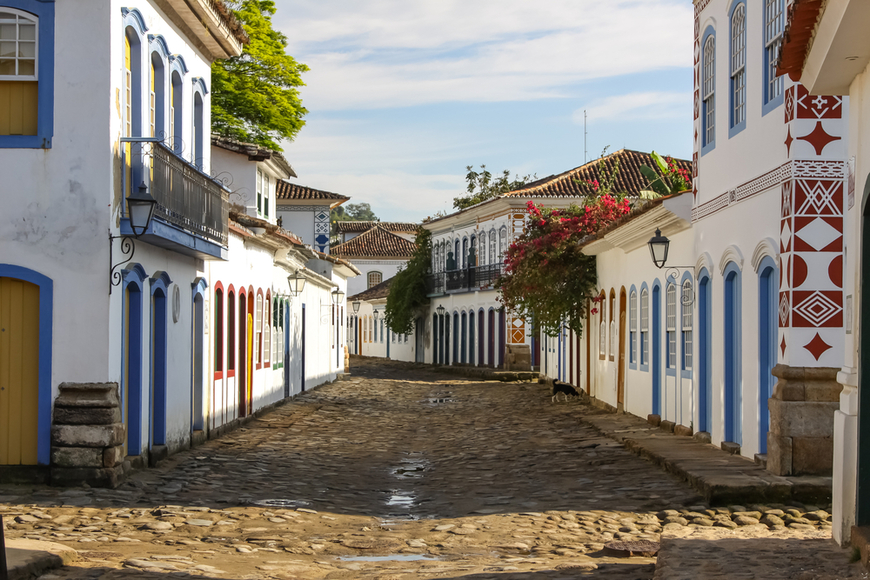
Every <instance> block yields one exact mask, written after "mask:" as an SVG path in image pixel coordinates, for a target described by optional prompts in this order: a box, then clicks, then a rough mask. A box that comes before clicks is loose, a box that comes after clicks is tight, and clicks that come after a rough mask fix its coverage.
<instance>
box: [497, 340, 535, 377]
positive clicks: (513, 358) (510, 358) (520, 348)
mask: <svg viewBox="0 0 870 580" xmlns="http://www.w3.org/2000/svg"><path fill="white" fill-rule="evenodd" d="M504 368H505V370H506V371H531V370H532V350H531V346H530V345H528V344H508V345H505V367H504Z"/></svg>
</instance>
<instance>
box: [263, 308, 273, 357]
mask: <svg viewBox="0 0 870 580" xmlns="http://www.w3.org/2000/svg"><path fill="white" fill-rule="evenodd" d="M271 308H272V301H271V300H270V299H269V294H268V293H266V301H265V303H264V304H263V356H264V357H265V358H264V359H263V364H265V365H266V368H268V366H269V362H270V361H271V360H272V327H271V325H270V324H269V322H270V321H271V319H272V316H271Z"/></svg>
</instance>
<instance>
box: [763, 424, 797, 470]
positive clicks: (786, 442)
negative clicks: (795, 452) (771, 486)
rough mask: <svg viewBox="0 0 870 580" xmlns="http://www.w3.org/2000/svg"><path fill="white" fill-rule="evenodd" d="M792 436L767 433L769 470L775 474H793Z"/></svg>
mask: <svg viewBox="0 0 870 580" xmlns="http://www.w3.org/2000/svg"><path fill="white" fill-rule="evenodd" d="M791 458H792V441H791V437H783V436H781V435H776V434H774V433H768V434H767V470H768V471H769V472H770V473H772V474H774V475H791V472H792V462H791Z"/></svg>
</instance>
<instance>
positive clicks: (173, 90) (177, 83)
mask: <svg viewBox="0 0 870 580" xmlns="http://www.w3.org/2000/svg"><path fill="white" fill-rule="evenodd" d="M182 87H183V84H182V80H181V75H180V74H178V72H177V71H173V72H172V83H170V85H169V143H170V144H171V145H172V150H173V151H175V152H176V153H181V149H182V143H183V140H182V135H181V127H183V121H182V112H183V107H182V104H181V103H182V102H183V101H182V97H183V96H184V95H183V93H182Z"/></svg>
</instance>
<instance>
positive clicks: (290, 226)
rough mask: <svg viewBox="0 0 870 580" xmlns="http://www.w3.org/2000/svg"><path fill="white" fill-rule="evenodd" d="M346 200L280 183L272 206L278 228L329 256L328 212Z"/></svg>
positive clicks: (323, 192) (306, 188) (276, 187)
mask: <svg viewBox="0 0 870 580" xmlns="http://www.w3.org/2000/svg"><path fill="white" fill-rule="evenodd" d="M348 199H350V198H349V197H345V196H343V195H339V194H337V193H331V192H329V191H322V190H320V189H314V188H313V187H305V186H304V185H297V184H295V183H290V182H289V181H285V180H279V181H278V182H277V183H276V186H275V203H276V206H277V209H278V218H279V219H280V223H281V226H282V227H283V228H285V229H287V230H288V231H291V232H293V233H294V234H296V235H297V236H299V237H300V238H301V239H302V241H303V242H304V243H305V244H308V245H309V246H311V247H313V248H314V249H315V250H317V251H318V252H322V253H324V254H328V253H329V212H330V211H331V210H332V209H333V208H336V207H338V206H340V205H341V204H343V203H344V202H346V201H347V200H348Z"/></svg>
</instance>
